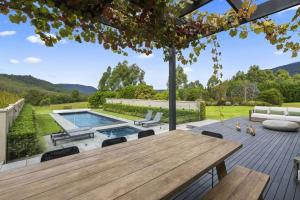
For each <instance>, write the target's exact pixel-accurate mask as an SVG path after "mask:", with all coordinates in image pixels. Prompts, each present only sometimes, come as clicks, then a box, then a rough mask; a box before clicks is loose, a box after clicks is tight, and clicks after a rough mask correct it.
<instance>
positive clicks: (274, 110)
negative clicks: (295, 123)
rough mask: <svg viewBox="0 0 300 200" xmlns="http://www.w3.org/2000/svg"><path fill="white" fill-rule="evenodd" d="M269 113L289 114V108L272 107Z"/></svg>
mask: <svg viewBox="0 0 300 200" xmlns="http://www.w3.org/2000/svg"><path fill="white" fill-rule="evenodd" d="M269 114H271V115H287V108H283V107H270V112H269Z"/></svg>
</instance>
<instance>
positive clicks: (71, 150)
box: [41, 146, 79, 162]
mask: <svg viewBox="0 0 300 200" xmlns="http://www.w3.org/2000/svg"><path fill="white" fill-rule="evenodd" d="M77 153H79V149H78V147H76V146H72V147H67V148H63V149H57V150H53V151H49V152H46V153H44V154H43V155H42V157H41V162H45V161H48V160H54V159H57V158H62V157H65V156H70V155H73V154H77Z"/></svg>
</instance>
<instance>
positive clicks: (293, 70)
mask: <svg viewBox="0 0 300 200" xmlns="http://www.w3.org/2000/svg"><path fill="white" fill-rule="evenodd" d="M280 69H284V70H286V71H288V72H289V73H290V75H291V76H293V75H295V74H299V73H300V62H295V63H290V64H287V65H283V66H280V67H275V68H273V69H272V71H273V72H277V71H278V70H280Z"/></svg>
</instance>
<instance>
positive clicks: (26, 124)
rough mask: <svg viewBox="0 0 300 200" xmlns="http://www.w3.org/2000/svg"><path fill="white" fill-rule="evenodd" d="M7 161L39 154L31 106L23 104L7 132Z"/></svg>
mask: <svg viewBox="0 0 300 200" xmlns="http://www.w3.org/2000/svg"><path fill="white" fill-rule="evenodd" d="M7 141H8V142H7V144H8V159H9V160H12V159H16V158H21V157H24V156H32V155H35V154H38V153H40V152H41V147H40V145H39V141H38V137H37V130H36V124H35V118H34V111H33V109H32V106H31V105H29V104H25V105H24V107H23V109H22V111H21V113H20V115H19V116H18V117H17V119H16V121H15V122H14V124H13V126H12V127H11V128H10V130H9V134H8V138H7Z"/></svg>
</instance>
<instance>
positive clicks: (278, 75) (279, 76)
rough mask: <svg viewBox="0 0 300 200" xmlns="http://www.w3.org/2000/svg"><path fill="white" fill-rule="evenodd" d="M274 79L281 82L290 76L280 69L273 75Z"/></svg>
mask: <svg viewBox="0 0 300 200" xmlns="http://www.w3.org/2000/svg"><path fill="white" fill-rule="evenodd" d="M275 76H276V78H277V79H278V80H279V81H281V80H287V79H289V78H290V74H289V72H288V71H286V70H284V69H280V70H278V71H277V72H276V73H275Z"/></svg>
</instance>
